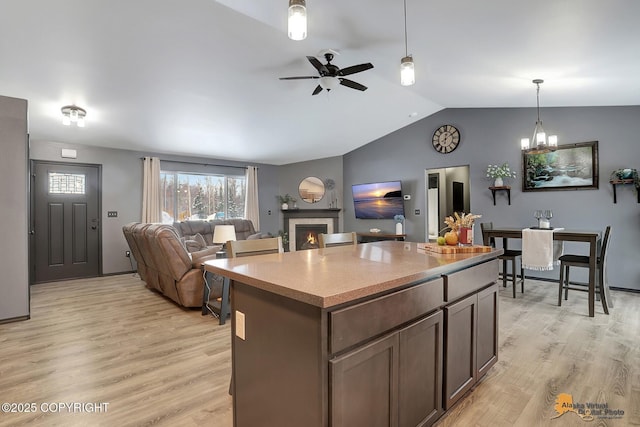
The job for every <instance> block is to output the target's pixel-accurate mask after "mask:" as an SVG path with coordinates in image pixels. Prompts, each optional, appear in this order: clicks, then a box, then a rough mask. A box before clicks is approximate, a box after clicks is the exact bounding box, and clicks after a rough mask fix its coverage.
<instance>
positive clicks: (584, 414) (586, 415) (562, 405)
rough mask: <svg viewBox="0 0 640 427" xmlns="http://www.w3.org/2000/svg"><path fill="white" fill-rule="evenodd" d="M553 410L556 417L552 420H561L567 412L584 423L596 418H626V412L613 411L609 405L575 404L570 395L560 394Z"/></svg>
mask: <svg viewBox="0 0 640 427" xmlns="http://www.w3.org/2000/svg"><path fill="white" fill-rule="evenodd" d="M553 409H555V411H556V415H554V416H553V417H551V419H554V418H559V417H561V416H563V415H564V414H566V413H567V412H573V413H574V414H576V415H577V416H579V417H580V418H581V419H582V420H583V421H593V420H595V419H596V418H598V419H603V418H608V419H613V418H622V417H623V416H624V410H622V409H611V408H609V404H608V403H594V402H586V403H580V402H574V401H573V396H572V395H570V394H568V393H560V394H559V395H557V396H556V402H555V405H554V407H553Z"/></svg>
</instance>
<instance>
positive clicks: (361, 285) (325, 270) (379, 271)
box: [205, 241, 502, 308]
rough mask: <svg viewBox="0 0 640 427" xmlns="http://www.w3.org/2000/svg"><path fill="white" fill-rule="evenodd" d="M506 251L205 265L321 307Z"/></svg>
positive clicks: (352, 251) (400, 250) (412, 246)
mask: <svg viewBox="0 0 640 427" xmlns="http://www.w3.org/2000/svg"><path fill="white" fill-rule="evenodd" d="M500 254H502V250H501V249H498V250H493V251H491V252H484V253H469V254H458V255H449V254H434V253H429V252H425V251H424V250H421V249H418V247H417V244H416V243H411V242H396V241H382V242H374V243H363V244H359V245H357V246H338V247H332V248H326V249H311V250H305V251H296V252H286V253H282V254H270V255H257V256H250V257H242V258H227V259H216V260H212V261H207V262H206V263H205V269H206V270H207V271H209V272H212V273H215V274H220V275H223V276H227V277H229V278H231V279H233V280H237V281H239V282H242V283H245V284H247V285H251V286H255V287H256V288H260V289H263V290H266V291H269V292H272V293H275V294H278V295H282V296H285V297H289V298H292V299H295V300H298V301H302V302H305V303H307V304H311V305H314V306H317V307H321V308H329V307H332V306H335V305H338V304H342V303H345V302H349V301H353V300H356V299H359V298H364V297H367V296H371V295H375V294H378V293H382V292H386V291H389V290H392V289H394V288H398V287H402V286H404V285H408V284H411V283H414V282H418V281H425V280H427V279H430V278H435V277H439V276H440V275H441V274H443V273H447V272H451V271H456V270H461V269H464V268H466V267H469V266H472V265H475V264H478V263H481V262H484V261H487V260H490V259H493V258H496V257H497V256H498V255H500Z"/></svg>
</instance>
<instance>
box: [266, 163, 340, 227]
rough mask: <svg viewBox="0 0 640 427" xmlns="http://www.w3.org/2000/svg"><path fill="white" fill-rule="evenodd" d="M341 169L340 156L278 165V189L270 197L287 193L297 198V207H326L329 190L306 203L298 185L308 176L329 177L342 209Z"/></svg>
mask: <svg viewBox="0 0 640 427" xmlns="http://www.w3.org/2000/svg"><path fill="white" fill-rule="evenodd" d="M342 169H343V165H342V156H338V157H327V158H325V159H318V160H312V161H308V162H299V163H291V164H288V165H283V166H280V167H279V168H278V174H279V182H280V186H279V191H278V192H276V193H273V195H272V196H271V199H272V200H273V201H276V196H277V195H285V194H287V193H289V194H290V195H292V196H293V197H295V198H296V199H297V200H298V201H297V207H298V208H299V209H326V208H328V207H329V203H330V201H331V196H330V194H329V191H327V192H325V196H324V197H323V198H322V199H321V200H320V201H319V202H316V203H307V202H305V201H303V200H302V199H301V197H300V194H299V193H298V186H299V185H300V182H301V181H302V180H303V179H305V178H307V177H309V176H315V177H316V178H320V179H321V180H322V181H325V180H326V179H328V178H330V179H332V180H334V181H335V184H336V185H335V189H334V190H333V191H335V193H336V198H337V200H338V208H339V209H344V196H343V192H342V191H343V179H342ZM350 192H351V188H350V187H349V193H350ZM261 203H262V201H261ZM276 205H277V207H276V210H275V211H274V212H277V213H278V221H279V222H278V223H279V224H280V225H279V227H280V229H282V228H283V223H282V221H283V219H282V212H281V210H280V206H279V205H278V204H276ZM342 214H343V212H342V211H341V212H340V219H339V227H340V230H341V231H342V229H343V223H342V216H343V215H342Z"/></svg>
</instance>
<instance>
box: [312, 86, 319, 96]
mask: <svg viewBox="0 0 640 427" xmlns="http://www.w3.org/2000/svg"><path fill="white" fill-rule="evenodd" d="M320 92H322V86H320V85H318V86H316V88H315V89H314V90H313V93H312V94H311V95H317V94H319V93H320Z"/></svg>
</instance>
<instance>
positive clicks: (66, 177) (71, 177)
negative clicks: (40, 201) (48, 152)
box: [49, 172, 85, 194]
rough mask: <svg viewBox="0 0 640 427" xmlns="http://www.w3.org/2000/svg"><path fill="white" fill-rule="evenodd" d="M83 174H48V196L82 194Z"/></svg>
mask: <svg viewBox="0 0 640 427" xmlns="http://www.w3.org/2000/svg"><path fill="white" fill-rule="evenodd" d="M84 182H85V176H84V174H76V173H58V172H49V194H84Z"/></svg>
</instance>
